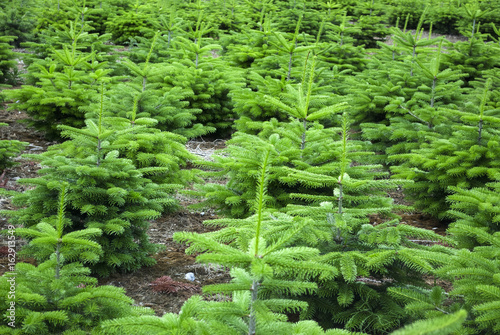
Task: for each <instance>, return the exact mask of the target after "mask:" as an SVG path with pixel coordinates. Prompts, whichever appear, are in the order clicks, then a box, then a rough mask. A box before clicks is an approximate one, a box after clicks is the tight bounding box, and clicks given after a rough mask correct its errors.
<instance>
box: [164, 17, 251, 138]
mask: <svg viewBox="0 0 500 335" xmlns="http://www.w3.org/2000/svg"><path fill="white" fill-rule="evenodd" d="M209 30H210V28H208V25H207V24H205V23H204V22H202V21H201V16H200V18H199V19H198V22H197V24H196V26H195V29H193V32H192V40H191V39H187V38H184V37H180V36H179V37H177V38H176V40H175V41H174V42H175V43H174V44H175V46H176V50H177V53H178V55H179V56H178V57H177V59H175V60H173V61H172V62H171V63H170V64H169V65H168V66H167V67H166V68H165V78H164V82H163V85H162V87H163V88H164V89H165V91H166V92H167V94H170V92H171V91H172V90H174V89H178V88H179V87H180V88H182V89H183V90H184V92H187V95H186V96H185V97H184V98H183V99H182V100H181V101H182V102H183V103H184V102H188V103H189V104H188V105H187V106H186V107H187V108H188V110H201V113H199V114H197V115H196V121H197V122H199V123H201V124H203V125H204V126H208V127H214V128H215V129H216V132H217V133H218V134H224V133H226V134H227V133H228V132H229V131H230V128H231V126H232V120H233V118H234V114H233V111H232V101H231V98H230V96H229V92H230V90H236V89H238V88H239V87H241V86H242V85H243V83H242V82H241V77H240V76H239V71H238V70H237V69H236V68H233V67H231V66H229V65H228V64H227V63H226V62H225V61H224V60H222V59H221V57H214V55H213V54H212V51H213V50H219V49H220V45H217V44H206V38H204V37H203V36H204V35H205V34H206V33H207V31H209ZM173 92H175V91H173ZM186 107H184V108H186Z"/></svg>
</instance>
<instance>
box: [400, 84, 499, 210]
mask: <svg viewBox="0 0 500 335" xmlns="http://www.w3.org/2000/svg"><path fill="white" fill-rule="evenodd" d="M490 85H491V81H487V83H485V85H484V86H483V88H482V89H481V91H480V92H478V93H476V94H475V101H476V104H475V105H474V106H470V107H471V110H470V111H467V110H465V111H458V110H446V113H447V115H448V116H449V118H450V119H454V118H455V117H458V118H460V119H459V122H456V123H452V124H451V126H450V125H448V127H449V128H450V130H452V132H453V133H452V134H451V136H449V137H445V136H435V137H430V136H428V137H427V140H428V141H429V143H428V144H423V145H422V147H421V148H419V149H415V150H413V151H412V152H411V153H408V154H399V155H394V156H391V159H394V160H399V161H404V164H402V165H401V166H399V167H394V168H393V171H394V172H395V176H397V177H399V178H401V177H403V178H411V179H413V180H414V181H415V183H414V184H412V185H411V186H410V187H409V192H408V193H409V194H410V195H411V196H412V197H413V198H414V199H415V200H416V206H418V207H419V208H422V209H423V210H424V211H426V212H428V213H432V214H433V215H437V216H439V217H443V216H444V215H445V212H446V210H447V209H448V205H447V204H446V200H445V199H446V195H447V192H448V191H447V189H448V187H449V186H458V187H461V188H466V189H467V188H473V187H481V186H482V185H484V183H486V182H489V181H493V180H494V179H495V178H496V176H497V175H498V172H499V171H498V164H497V162H496V158H495V157H497V156H498V153H497V150H498V145H497V144H498V141H497V139H498V125H499V124H500V123H499V122H500V120H499V119H498V118H497V117H496V116H495V113H496V109H495V108H491V106H489V105H488V100H489V99H488V92H489V89H490Z"/></svg>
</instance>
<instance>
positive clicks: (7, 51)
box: [0, 36, 18, 87]
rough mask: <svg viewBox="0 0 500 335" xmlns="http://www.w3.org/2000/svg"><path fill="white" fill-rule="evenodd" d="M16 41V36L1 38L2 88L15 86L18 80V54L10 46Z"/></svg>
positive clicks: (0, 72)
mask: <svg viewBox="0 0 500 335" xmlns="http://www.w3.org/2000/svg"><path fill="white" fill-rule="evenodd" d="M15 39H16V37H15V36H0V87H3V86H5V85H13V84H15V83H17V80H18V78H17V73H18V71H17V60H16V53H14V52H13V51H12V46H11V45H9V42H12V41H14V40H15ZM7 87H8V86H7Z"/></svg>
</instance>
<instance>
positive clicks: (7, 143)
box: [0, 123, 28, 171]
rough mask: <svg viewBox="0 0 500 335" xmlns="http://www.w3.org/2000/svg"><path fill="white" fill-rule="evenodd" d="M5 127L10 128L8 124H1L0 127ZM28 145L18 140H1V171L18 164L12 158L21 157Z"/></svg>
mask: <svg viewBox="0 0 500 335" xmlns="http://www.w3.org/2000/svg"><path fill="white" fill-rule="evenodd" d="M5 126H8V124H7V123H0V127H5ZM0 132H1V130H0ZM27 145H28V143H27V142H21V141H17V140H0V171H4V170H5V169H6V168H8V167H11V166H13V165H15V164H16V163H15V162H14V161H12V158H13V157H15V156H17V155H19V154H20V153H21V151H23V150H24V148H25V147H26V146H27Z"/></svg>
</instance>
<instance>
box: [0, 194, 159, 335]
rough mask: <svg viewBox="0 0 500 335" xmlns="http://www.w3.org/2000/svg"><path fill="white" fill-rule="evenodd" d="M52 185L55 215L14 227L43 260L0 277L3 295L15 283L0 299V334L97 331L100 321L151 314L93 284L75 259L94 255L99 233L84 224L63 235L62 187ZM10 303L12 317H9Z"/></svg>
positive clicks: (121, 294) (115, 290) (116, 290)
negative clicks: (56, 195)
mask: <svg viewBox="0 0 500 335" xmlns="http://www.w3.org/2000/svg"><path fill="white" fill-rule="evenodd" d="M56 188H57V190H58V191H59V193H60V197H59V200H58V203H57V207H58V208H57V215H54V216H52V217H47V218H45V219H44V220H42V221H41V222H39V223H38V224H37V225H36V226H33V228H19V227H18V228H15V231H16V234H17V235H18V236H22V237H26V238H29V239H30V243H29V244H28V246H27V248H28V249H29V250H30V251H31V252H34V255H36V256H37V257H40V256H43V258H45V259H47V260H46V261H44V262H42V263H41V264H39V265H38V266H33V265H31V264H28V263H18V264H17V265H16V266H15V270H14V271H11V272H7V273H6V274H5V275H4V276H2V277H0V293H1V294H2V296H3V297H8V296H10V295H9V294H10V293H9V292H10V291H12V289H11V287H12V285H13V284H12V283H13V281H14V282H15V286H16V288H15V297H12V299H10V300H9V299H2V301H1V302H0V306H1V307H2V310H3V311H4V312H3V313H2V319H3V321H5V322H2V325H1V326H0V333H1V334H40V335H44V334H47V335H49V334H98V333H99V330H98V329H99V324H100V323H101V322H102V321H104V320H109V319H113V318H116V317H127V316H128V317H131V316H139V315H145V314H151V313H152V311H150V310H148V309H145V308H138V307H134V306H132V302H133V301H132V299H130V298H129V297H127V296H126V295H125V293H124V291H123V289H120V288H117V287H114V286H97V279H95V278H92V277H90V276H89V274H90V270H89V269H88V268H85V267H83V265H82V264H81V263H79V261H81V262H86V263H88V262H95V261H96V260H98V259H99V255H100V253H101V246H100V245H99V244H98V243H96V242H95V241H93V240H94V239H95V238H96V237H97V236H99V235H100V234H101V233H102V231H101V230H100V229H98V228H86V229H83V230H75V231H72V232H70V233H67V234H66V233H64V230H65V226H68V225H71V222H70V221H69V220H68V218H67V217H66V216H65V208H66V197H67V196H68V195H67V194H66V188H67V185H64V184H62V185H61V184H60V185H58V186H57V187H56ZM10 227H12V229H14V227H13V226H10ZM40 258H42V257H40ZM13 303H14V304H15V305H13ZM12 306H14V307H15V319H14V320H13V319H12V318H10V317H9V316H10V315H11V314H10V312H9V308H11V309H12Z"/></svg>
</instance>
